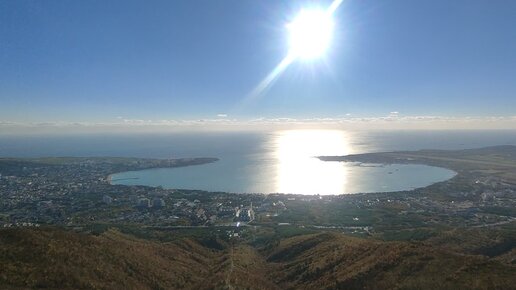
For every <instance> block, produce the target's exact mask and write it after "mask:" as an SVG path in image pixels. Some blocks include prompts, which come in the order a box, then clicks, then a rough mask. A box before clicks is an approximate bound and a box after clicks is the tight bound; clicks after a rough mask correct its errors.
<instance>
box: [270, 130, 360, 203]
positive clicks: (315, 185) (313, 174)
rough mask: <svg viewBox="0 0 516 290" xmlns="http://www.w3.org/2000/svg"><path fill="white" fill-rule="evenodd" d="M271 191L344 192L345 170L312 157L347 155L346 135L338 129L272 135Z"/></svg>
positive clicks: (303, 192)
mask: <svg viewBox="0 0 516 290" xmlns="http://www.w3.org/2000/svg"><path fill="white" fill-rule="evenodd" d="M273 143H274V145H273V146H274V148H275V150H274V158H275V159H276V160H277V162H276V164H277V165H276V176H275V188H276V190H275V191H276V192H280V193H297V194H314V193H318V194H341V193H346V183H347V169H346V166H344V165H343V164H342V163H340V162H323V161H320V160H319V159H318V158H316V156H322V155H346V154H350V153H351V152H350V151H351V150H350V145H349V139H348V138H347V133H346V132H344V131H338V130H290V131H280V132H277V133H275V136H274V138H273Z"/></svg>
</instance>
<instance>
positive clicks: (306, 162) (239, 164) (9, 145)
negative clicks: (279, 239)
mask: <svg viewBox="0 0 516 290" xmlns="http://www.w3.org/2000/svg"><path fill="white" fill-rule="evenodd" d="M505 144H516V131H428V132H414V131H376V132H374V131H373V132H363V131H362V132H352V131H339V130H290V131H274V132H232V133H227V132H226V133H170V134H139V135H90V136H84V135H83V136H50V137H49V136H44V137H43V136H32V137H20V136H2V137H0V156H134V157H151V158H181V157H218V158H220V161H218V162H215V163H212V164H205V165H200V166H190V167H182V168H164V169H150V170H142V171H136V172H123V173H118V174H114V175H113V176H112V178H113V183H114V184H139V185H151V186H163V187H166V188H184V189H202V190H209V191H229V192H261V193H273V192H280V193H299V194H343V193H358V192H378V191H396V190H405V189H411V188H416V187H422V186H426V185H429V184H432V183H435V182H438V181H442V180H446V179H449V178H451V177H452V176H453V175H454V172H452V171H450V170H447V169H443V168H436V167H430V166H423V165H386V166H381V165H371V166H370V165H368V166H357V164H352V163H343V162H323V161H320V160H319V159H317V158H315V156H321V155H346V154H355V153H366V152H379V151H393V150H418V149H464V148H476V147H483V146H491V145H505Z"/></svg>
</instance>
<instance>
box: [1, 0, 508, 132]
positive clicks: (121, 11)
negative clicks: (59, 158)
mask: <svg viewBox="0 0 516 290" xmlns="http://www.w3.org/2000/svg"><path fill="white" fill-rule="evenodd" d="M329 3H330V2H329V1H326V2H325V1H320V2H314V1H310V2H308V1H307V2H304V3H303V2H302V1H275V0H274V1H272V0H271V1H256V0H218V1H213V0H206V1H198V0H184V1H180V0H174V1H127V0H124V1H111V0H110V1H106V0H100V1H68V0H63V1H55V0H46V1H24V0H15V1H12V0H0V121H17V122H24V121H27V122H36V121H37V122H39V121H78V122H88V121H107V122H108V121H110V120H116V118H117V117H118V116H121V117H123V118H135V119H191V118H210V117H215V116H216V115H217V114H228V115H229V116H230V117H236V118H256V117H294V118H309V117H315V116H317V117H325V116H327V117H338V116H344V115H345V114H347V113H350V114H352V115H353V116H384V115H387V114H389V112H391V111H399V112H400V113H402V114H405V115H443V116H512V115H515V113H516V109H515V108H516V1H514V0H483V1H480V0H453V1H450V0H428V1H422V0H421V1H413V0H389V1H384V0H376V1H372V0H344V2H343V4H342V5H341V6H340V7H339V8H338V10H337V11H336V13H335V19H336V35H335V38H334V41H333V44H332V46H331V47H330V50H329V52H328V54H327V55H326V57H325V59H324V61H314V62H312V63H306V62H296V63H294V64H292V65H291V66H290V67H289V68H288V69H287V70H286V71H285V72H284V73H283V74H282V75H281V76H280V77H279V79H278V80H277V81H276V83H275V84H274V86H272V88H271V89H270V90H269V91H267V92H266V93H265V94H264V95H262V96H261V97H260V98H258V99H256V100H255V101H253V102H251V103H249V104H246V106H240V105H239V104H240V103H241V102H242V100H243V99H244V98H245V96H246V95H247V94H249V92H250V91H251V90H252V89H253V88H254V87H255V86H256V85H257V84H258V83H259V82H260V81H261V80H262V79H263V78H264V77H265V75H267V74H268V73H269V72H270V71H271V70H272V69H273V68H274V67H275V66H276V65H277V64H278V63H279V62H280V61H281V60H282V59H283V58H284V57H285V55H286V53H287V50H288V48H287V40H286V38H287V35H286V29H285V24H286V23H287V22H288V21H289V19H292V17H293V16H295V14H296V11H298V10H299V9H300V8H301V7H303V6H306V5H321V6H328V5H329Z"/></svg>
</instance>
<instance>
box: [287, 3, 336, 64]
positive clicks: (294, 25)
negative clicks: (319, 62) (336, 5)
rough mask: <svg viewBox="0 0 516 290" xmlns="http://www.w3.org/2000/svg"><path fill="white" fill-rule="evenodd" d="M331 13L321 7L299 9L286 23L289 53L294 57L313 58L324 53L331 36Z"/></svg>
mask: <svg viewBox="0 0 516 290" xmlns="http://www.w3.org/2000/svg"><path fill="white" fill-rule="evenodd" d="M333 26H334V25H333V18H332V14H331V13H328V11H326V10H322V9H311V10H301V12H299V14H298V15H297V17H296V18H294V20H293V21H292V22H291V23H289V24H288V25H287V28H288V31H289V47H290V51H289V54H290V55H292V56H293V57H295V58H302V59H315V58H319V57H321V56H323V55H324V53H325V52H326V50H327V49H328V47H329V45H330V42H331V39H332V36H333Z"/></svg>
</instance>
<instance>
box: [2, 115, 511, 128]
mask: <svg viewBox="0 0 516 290" xmlns="http://www.w3.org/2000/svg"><path fill="white" fill-rule="evenodd" d="M320 127H324V128H336V129H345V130H347V129H349V130H355V129H356V130H376V129H414V130H418V129H516V116H488V117H475V116H470V117H452V116H404V115H399V114H389V115H388V116H384V117H351V116H347V115H346V116H345V117H340V118H265V117H262V118H256V119H249V120H238V119H230V118H227V117H219V116H218V115H217V118H207V119H192V120H176V119H168V120H167V119H162V120H150V119H128V118H125V119H117V120H116V121H114V122H65V121H58V122H32V123H30V122H29V123H22V122H14V121H8V120H4V121H1V120H0V133H22V132H40V133H45V132H132V131H138V132H153V131H171V130H172V131H173V130H262V129H291V128H320Z"/></svg>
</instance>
